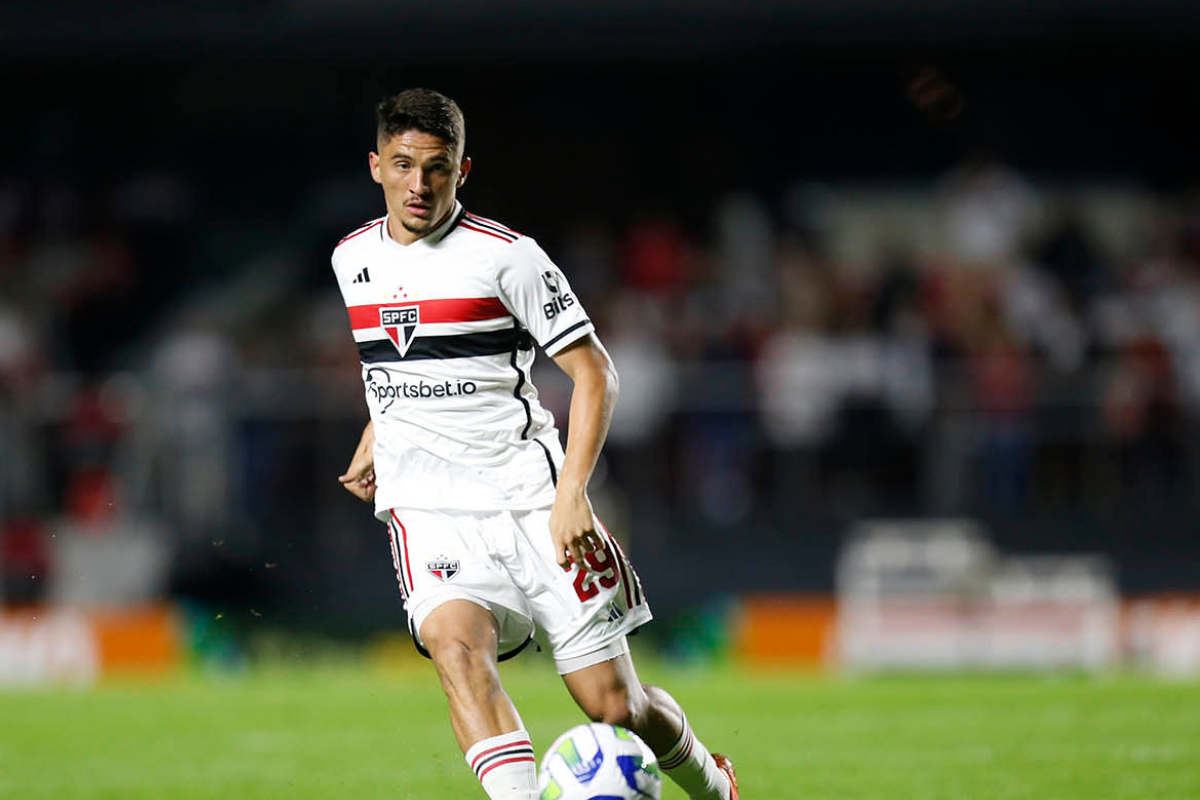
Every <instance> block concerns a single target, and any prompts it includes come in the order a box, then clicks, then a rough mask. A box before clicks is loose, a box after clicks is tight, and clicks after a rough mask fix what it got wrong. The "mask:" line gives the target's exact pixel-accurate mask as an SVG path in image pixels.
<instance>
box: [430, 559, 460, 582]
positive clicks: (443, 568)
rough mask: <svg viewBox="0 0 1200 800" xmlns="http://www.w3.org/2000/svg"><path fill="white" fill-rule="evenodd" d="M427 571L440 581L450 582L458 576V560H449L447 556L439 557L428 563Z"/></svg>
mask: <svg viewBox="0 0 1200 800" xmlns="http://www.w3.org/2000/svg"><path fill="white" fill-rule="evenodd" d="M425 569H427V570H428V571H429V574H430V575H432V576H433V577H435V578H437V579H438V580H439V581H443V582H444V581H448V580H450V579H451V578H453V577H454V576H455V575H457V574H458V559H457V558H455V559H449V558H446V557H445V556H438V557H437V558H435V559H433V560H432V561H426V562H425Z"/></svg>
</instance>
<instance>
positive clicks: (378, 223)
mask: <svg viewBox="0 0 1200 800" xmlns="http://www.w3.org/2000/svg"><path fill="white" fill-rule="evenodd" d="M385 219H387V217H381V218H380V219H374V220H371V221H370V222H368V223H366V224H364V225H360V226H359V227H357V228H355V229H354V230H352V231H350V232H349V233H347V234H346V235H345V236H343V237H342V238H341V239H339V240H338V243H337V244H336V245H334V249H335V250H336V249H337V248H338V247H340V246H341V245H342V244H344V243H345V242H348V241H350V240H351V239H353V238H354V237H355V236H361V235H363V234H364V233H366V232H367V231H371V230H374V229H375V228H376V226H381V225H383V221H384V220H385ZM379 231H380V234H381V235H382V233H383V228H382V227H381V228H379Z"/></svg>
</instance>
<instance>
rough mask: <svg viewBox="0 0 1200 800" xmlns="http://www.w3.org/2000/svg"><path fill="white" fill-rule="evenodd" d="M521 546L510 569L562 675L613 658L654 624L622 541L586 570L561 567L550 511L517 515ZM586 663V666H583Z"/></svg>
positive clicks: (509, 558)
mask: <svg viewBox="0 0 1200 800" xmlns="http://www.w3.org/2000/svg"><path fill="white" fill-rule="evenodd" d="M513 519H514V523H515V527H514V530H515V532H516V536H517V539H516V545H515V547H514V548H513V552H512V553H506V554H505V558H504V566H505V568H506V569H507V570H508V572H509V574H510V575H511V576H512V578H513V581H514V583H515V584H516V585H517V586H518V587H519V588H520V589H521V591H522V592H523V593H524V594H525V596H526V597H527V598H528V600H529V604H530V607H531V609H532V612H533V615H534V619H535V621H536V622H537V625H538V628H539V630H540V631H541V634H542V638H543V640H544V641H545V644H547V645H548V646H549V648H550V650H551V652H552V653H553V655H554V659H555V661H556V663H557V665H558V670H559V672H560V673H564V672H568V671H571V670H572V669H578V668H580V667H581V666H586V665H587V664H588V663H589V662H588V659H589V658H591V659H592V662H591V663H594V660H596V659H602V658H611V657H613V656H614V655H616V654H617V650H615V649H614V648H617V647H618V645H619V643H623V641H624V637H625V636H627V635H628V634H629V633H631V632H633V631H634V630H636V629H637V628H638V627H639V626H641V625H644V624H645V623H646V622H649V621H650V619H651V614H650V608H649V606H648V605H647V604H646V602H645V598H644V596H643V595H642V590H641V584H640V582H638V579H637V575H636V573H635V572H634V571H633V566H632V565H631V564H630V563H629V562H628V560H627V559H626V558H625V556H624V554H623V553H622V552H621V550H620V548H619V546H618V545H617V543H616V541H615V540H613V539H612V537H611V536H608V535H607V532H605V531H604V529H603V526H601V525H600V524H599V521H597V530H599V531H602V532H604V533H605V541H606V543H607V547H606V548H605V549H604V550H602V551H600V550H598V551H596V552H594V553H589V554H588V564H587V565H586V568H585V569H580V568H579V567H578V566H573V567H572V568H571V570H570V571H564V570H563V569H562V567H560V566H559V565H558V562H557V559H556V557H555V553H554V546H553V542H552V540H551V538H550V509H549V508H544V509H536V510H533V511H527V512H519V513H514V514H513ZM580 659H584V661H580Z"/></svg>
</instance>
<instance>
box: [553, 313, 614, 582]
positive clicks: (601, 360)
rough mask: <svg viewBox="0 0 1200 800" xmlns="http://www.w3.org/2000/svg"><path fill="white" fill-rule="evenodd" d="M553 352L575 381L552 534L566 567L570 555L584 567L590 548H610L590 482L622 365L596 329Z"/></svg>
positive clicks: (601, 445) (561, 562) (556, 551)
mask: <svg viewBox="0 0 1200 800" xmlns="http://www.w3.org/2000/svg"><path fill="white" fill-rule="evenodd" d="M553 358H554V362H555V363H556V364H558V366H559V367H561V368H562V370H563V372H565V373H567V375H569V376H570V378H571V380H572V381H573V382H574V384H575V387H574V389H573V390H572V392H571V411H570V423H569V426H568V429H567V450H566V459H565V460H564V461H563V466H562V470H560V472H559V476H558V490H557V495H556V496H555V499H554V506H553V508H552V509H551V511H550V535H551V537H553V539H554V547H555V553H556V554H557V556H558V563H559V564H560V565H562V567H563V568H564V569H570V563H569V561H568V556H569V557H570V558H571V559H573V560H574V561H575V563H576V564H578V565H580V568H584V567H585V565H586V563H587V562H585V561H584V559H583V556H584V553H585V552H589V551H592V550H600V549H603V548H604V540H603V538H602V537H601V536H600V535H599V534H598V533H597V531H596V530H595V523H594V522H593V520H594V517H593V516H592V503H591V501H590V500H589V499H588V495H587V485H588V481H589V480H590V479H591V477H592V470H593V469H595V467H596V459H597V458H599V457H600V449H601V448H602V447H603V446H604V439H605V437H606V436H607V435H608V425H609V422H610V421H611V420H612V414H613V409H614V408H615V407H616V403H617V389H618V385H617V370H616V368H615V367H614V366H613V363H612V359H611V358H609V355H608V351H606V350H605V349H604V346H603V345H602V344H600V340H599V339H597V338H596V335H595V334H591V333H589V334H588V335H586V336H584V337H582V338H580V339H579V340H578V341H576V342H574V343H572V344H570V345H568V346H567V347H565V348H563V349H562V350H560V351H559V352H558V353H556V354H555V355H554V356H553Z"/></svg>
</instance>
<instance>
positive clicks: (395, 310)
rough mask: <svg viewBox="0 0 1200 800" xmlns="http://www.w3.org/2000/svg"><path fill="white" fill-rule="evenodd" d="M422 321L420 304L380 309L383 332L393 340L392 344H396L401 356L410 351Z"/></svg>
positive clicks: (380, 325) (380, 324) (380, 323)
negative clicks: (409, 347)
mask: <svg viewBox="0 0 1200 800" xmlns="http://www.w3.org/2000/svg"><path fill="white" fill-rule="evenodd" d="M420 322H421V307H420V306H392V307H390V308H381V309H379V327H381V328H383V332H384V333H386V334H387V336H388V338H389V339H391V340H392V344H394V345H396V349H397V350H399V351H400V356H401V357H403V356H404V355H405V354H406V353H407V352H408V346H409V345H410V344H412V340H413V335H414V334H415V333H416V332H417V325H418V324H420Z"/></svg>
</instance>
